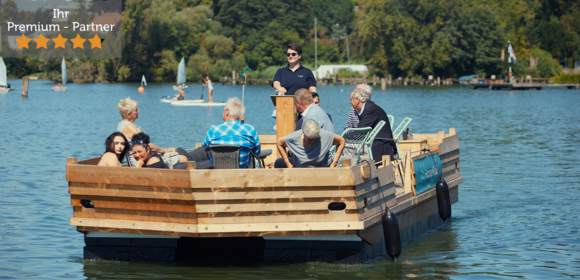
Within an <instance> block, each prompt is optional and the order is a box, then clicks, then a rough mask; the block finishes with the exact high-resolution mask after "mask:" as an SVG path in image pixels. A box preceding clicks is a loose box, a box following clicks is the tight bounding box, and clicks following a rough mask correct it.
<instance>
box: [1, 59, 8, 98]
mask: <svg viewBox="0 0 580 280" xmlns="http://www.w3.org/2000/svg"><path fill="white" fill-rule="evenodd" d="M8 91H10V89H9V88H8V78H7V77H6V64H4V60H3V59H2V58H1V57H0V93H7V92H8Z"/></svg>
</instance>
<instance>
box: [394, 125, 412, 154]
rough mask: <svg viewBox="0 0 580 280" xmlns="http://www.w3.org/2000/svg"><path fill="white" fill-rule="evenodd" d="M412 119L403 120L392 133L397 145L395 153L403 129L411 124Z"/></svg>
mask: <svg viewBox="0 0 580 280" xmlns="http://www.w3.org/2000/svg"><path fill="white" fill-rule="evenodd" d="M412 120H413V119H412V118H408V117H407V118H405V119H404V120H403V121H402V122H401V123H400V124H399V126H398V127H397V129H395V131H394V132H393V137H395V139H393V140H394V141H395V144H396V145H397V151H399V140H400V139H401V136H402V135H403V131H405V129H407V126H409V124H410V123H411V121H412Z"/></svg>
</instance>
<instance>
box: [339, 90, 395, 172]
mask: <svg viewBox="0 0 580 280" xmlns="http://www.w3.org/2000/svg"><path fill="white" fill-rule="evenodd" d="M350 104H351V105H352V108H353V109H354V110H356V113H357V114H358V116H359V123H358V127H371V128H373V129H374V128H375V127H376V126H377V124H379V122H380V121H385V125H384V126H383V128H382V129H381V130H380V131H379V133H378V134H377V135H376V137H375V140H374V141H373V146H372V148H371V150H372V153H373V159H374V160H375V161H379V160H382V158H383V156H386V155H388V156H390V157H391V160H393V156H394V155H395V154H396V153H397V146H396V145H395V141H393V132H392V131H391V124H390V123H389V118H388V117H387V113H385V111H384V110H383V109H382V108H381V107H379V105H377V104H375V103H374V102H372V101H370V100H369V95H368V94H367V93H366V92H364V90H363V89H360V88H357V89H355V90H353V91H352V92H351V93H350Z"/></svg>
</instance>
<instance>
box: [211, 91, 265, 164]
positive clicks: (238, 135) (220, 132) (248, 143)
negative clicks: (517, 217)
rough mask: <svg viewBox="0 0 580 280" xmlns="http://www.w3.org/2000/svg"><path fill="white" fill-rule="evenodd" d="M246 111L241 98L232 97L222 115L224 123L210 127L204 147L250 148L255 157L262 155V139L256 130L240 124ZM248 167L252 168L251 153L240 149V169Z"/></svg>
mask: <svg viewBox="0 0 580 280" xmlns="http://www.w3.org/2000/svg"><path fill="white" fill-rule="evenodd" d="M244 111H245V108H244V105H243V104H242V101H240V99H239V98H237V97H232V98H230V99H228V101H227V102H226V106H225V108H224V112H223V114H222V118H223V120H224V123H222V124H218V125H212V126H211V127H210V129H209V130H208V131H207V135H206V136H205V139H204V140H203V147H204V148H207V147H208V146H210V145H238V146H244V147H246V148H249V149H250V150H252V152H253V153H254V155H255V156H258V155H260V148H261V146H260V138H258V133H256V129H254V127H253V126H251V125H249V124H243V123H241V122H240V119H241V118H242V116H243V115H244ZM212 161H213V159H212ZM247 167H251V165H250V153H249V152H248V151H246V150H243V149H240V168H247Z"/></svg>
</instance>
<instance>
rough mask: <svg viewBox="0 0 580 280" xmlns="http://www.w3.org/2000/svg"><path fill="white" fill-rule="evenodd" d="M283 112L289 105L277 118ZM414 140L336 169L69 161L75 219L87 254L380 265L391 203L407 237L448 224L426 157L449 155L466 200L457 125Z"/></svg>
mask: <svg viewBox="0 0 580 280" xmlns="http://www.w3.org/2000/svg"><path fill="white" fill-rule="evenodd" d="M278 103H279V105H280V104H281V103H282V102H278ZM286 104H289V103H286ZM292 104H293V102H292ZM281 106H284V105H281ZM283 110H284V108H282V107H277V111H278V117H277V122H281V119H283V118H284V116H283V115H281V114H280V111H283ZM277 126H278V131H277V133H285V132H283V131H280V130H282V129H284V126H283V125H281V124H280V123H279V124H277ZM259 137H260V140H261V143H262V149H273V151H276V149H275V143H276V138H277V136H275V135H261V136H259ZM413 139H414V140H401V141H400V142H399V149H400V154H401V160H398V161H393V162H389V161H388V160H387V159H386V157H385V158H384V159H383V161H382V162H380V163H379V162H376V163H379V164H378V165H377V167H375V161H373V160H370V161H368V162H362V163H360V164H353V161H351V160H349V159H344V160H342V167H336V168H306V169H273V168H266V169H236V170H227V169H211V170H200V169H196V168H195V164H194V163H193V162H188V163H187V169H186V170H170V169H139V168H127V167H105V166H97V165H96V164H97V163H98V161H99V159H100V158H93V159H89V160H84V161H79V162H77V160H76V158H68V159H67V165H66V180H67V181H68V184H69V193H70V195H71V205H72V207H73V217H72V218H71V219H70V225H71V226H76V227H77V230H78V231H79V232H82V233H84V235H85V243H86V247H85V248H84V258H85V259H113V260H126V261H134V260H146V261H187V260H199V261H207V260H211V259H212V258H215V259H216V260H217V261H223V260H224V258H226V257H227V258H234V259H235V258H239V259H243V260H254V261H266V262H278V261H291V262H300V261H311V260H320V261H340V262H369V261H372V260H373V259H375V258H377V257H380V256H383V255H384V254H385V241H384V236H383V226H382V222H381V216H382V214H383V213H384V211H385V209H386V208H387V207H388V208H389V209H390V210H391V211H392V212H393V213H395V214H396V216H397V217H398V221H399V229H400V234H401V242H402V243H403V244H405V243H408V242H410V241H412V240H413V239H415V238H417V237H419V236H421V235H422V234H424V233H426V232H428V231H429V230H432V229H434V228H436V227H438V226H440V225H442V224H444V222H443V220H442V219H441V218H440V217H439V214H438V205H437V194H436V191H435V189H434V188H433V187H434V186H431V187H428V188H426V189H416V186H418V185H419V180H421V178H423V177H424V176H425V174H426V173H425V170H422V171H420V170H419V169H415V167H414V166H415V164H414V163H415V162H418V161H419V160H421V159H424V158H428V157H430V156H433V157H434V156H436V155H437V156H438V157H440V159H441V166H440V169H439V172H440V173H437V174H435V175H437V176H439V175H441V176H442V178H443V179H445V180H446V181H447V183H448V186H449V195H450V200H451V201H450V202H451V203H455V202H457V201H458V186H459V184H460V183H462V182H463V179H462V177H461V175H460V173H459V157H460V154H459V148H460V145H459V138H458V135H457V134H456V132H455V129H449V132H447V133H446V132H443V131H440V132H439V133H438V134H414V135H413ZM276 158H277V155H276V153H273V154H272V155H271V156H269V157H267V158H266V164H270V165H271V164H273V162H274V161H275V159H276ZM421 172H422V173H421ZM429 172H431V170H429ZM435 172H437V171H435Z"/></svg>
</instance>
